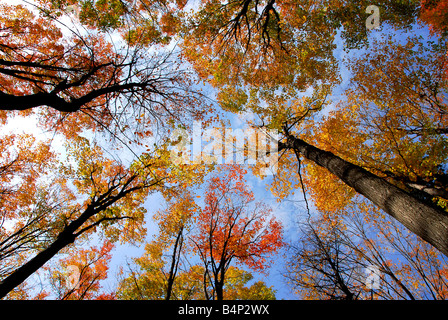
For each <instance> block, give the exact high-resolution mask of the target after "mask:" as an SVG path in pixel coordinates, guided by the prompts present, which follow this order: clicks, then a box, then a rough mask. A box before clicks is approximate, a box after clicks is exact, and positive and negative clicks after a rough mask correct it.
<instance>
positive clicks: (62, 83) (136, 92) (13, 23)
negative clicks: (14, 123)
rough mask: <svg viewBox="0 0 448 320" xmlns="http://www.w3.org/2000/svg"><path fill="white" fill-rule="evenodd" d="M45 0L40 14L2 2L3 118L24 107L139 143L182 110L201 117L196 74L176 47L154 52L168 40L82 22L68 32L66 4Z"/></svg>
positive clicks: (45, 118)
mask: <svg viewBox="0 0 448 320" xmlns="http://www.w3.org/2000/svg"><path fill="white" fill-rule="evenodd" d="M41 4H42V7H37V8H36V9H37V10H39V11H40V16H37V15H36V14H35V13H33V12H32V11H30V10H29V9H28V8H26V7H24V6H21V5H17V6H9V5H2V6H1V7H0V12H1V13H3V14H2V16H1V19H0V23H1V26H0V28H1V29H2V30H3V31H4V33H5V41H4V44H3V45H2V47H1V48H0V55H1V56H0V66H1V68H0V83H1V86H2V90H1V92H0V96H1V98H2V99H1V100H2V102H1V104H0V109H1V110H3V111H2V112H1V118H2V119H3V121H5V119H6V118H7V117H9V118H12V117H13V116H15V115H17V114H18V113H17V111H21V112H20V114H21V115H27V116H30V115H31V114H33V113H38V114H39V117H40V120H41V121H40V124H41V125H42V126H43V127H44V128H45V129H56V130H57V131H58V132H61V133H63V134H65V135H66V137H71V136H73V135H76V134H79V133H80V132H82V131H83V130H93V131H100V132H106V133H110V134H112V136H113V137H115V138H119V139H125V140H133V141H134V142H135V143H137V144H140V143H141V141H139V140H141V138H143V137H145V136H148V135H151V134H152V130H151V129H148V126H149V124H153V123H155V124H157V125H158V126H159V127H160V129H161V127H162V125H164V124H169V123H170V122H169V121H168V120H169V119H171V121H173V118H176V117H177V116H178V115H180V114H181V113H182V114H187V115H189V116H192V117H195V118H196V119H202V115H203V111H205V109H204V108H203V105H202V103H201V102H200V101H199V100H198V98H199V97H200V96H201V95H200V94H199V93H197V92H196V91H195V90H193V89H192V85H193V81H192V80H193V79H194V76H193V75H192V74H191V73H189V72H187V71H185V70H181V69H180V66H179V63H176V62H175V61H174V59H175V58H174V56H173V54H172V53H170V52H169V51H166V52H165V53H160V54H152V55H150V54H148V51H147V48H148V46H151V45H162V43H163V41H161V40H160V39H159V37H158V36H157V35H156V34H153V35H152V38H149V34H146V35H145V42H143V40H142V39H141V38H139V37H137V38H135V39H134V40H133V41H131V42H132V43H128V44H126V40H129V39H128V38H126V35H124V38H123V39H122V41H121V45H120V44H119V43H114V42H112V41H110V40H109V39H108V37H109V36H108V34H107V32H106V30H102V29H101V28H100V27H99V26H96V27H95V28H94V29H96V28H99V30H98V29H97V31H99V32H92V33H87V34H82V33H81V32H77V31H76V30H77V29H76V28H77V27H82V25H81V26H79V22H77V24H76V23H75V25H74V26H71V28H70V26H68V28H69V32H65V33H64V32H63V31H67V30H64V27H67V26H64V24H63V23H61V22H59V21H58V15H62V12H61V10H62V9H61V8H59V9H58V8H55V7H54V6H53V5H54V3H53V1H41ZM61 5H63V4H62V2H61ZM65 5H67V4H64V6H65ZM86 5H87V3H86ZM10 13H12V14H10ZM81 21H84V22H86V23H87V22H88V21H87V20H86V21H85V19H81ZM87 25H88V26H90V27H92V28H93V27H94V26H92V25H89V24H88V23H87ZM142 36H143V35H142ZM128 37H129V36H128ZM159 52H161V51H160V50H159ZM200 105H202V106H200ZM201 110H202V111H201ZM177 119H178V120H180V119H181V118H177Z"/></svg>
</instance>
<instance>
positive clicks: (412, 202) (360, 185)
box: [279, 133, 448, 256]
mask: <svg viewBox="0 0 448 320" xmlns="http://www.w3.org/2000/svg"><path fill="white" fill-rule="evenodd" d="M286 134H287V141H286V143H281V142H279V150H282V149H293V150H295V151H297V152H299V153H300V154H302V155H303V156H304V157H305V158H307V159H308V160H311V161H313V162H314V163H316V164H318V165H320V166H322V167H324V168H326V169H327V170H328V171H330V172H331V173H333V174H334V175H335V176H337V177H338V178H340V179H341V180H342V181H344V182H345V183H346V184H347V185H348V186H350V187H352V188H353V189H355V190H356V191H357V192H358V193H360V194H362V195H363V196H365V197H366V198H367V199H369V200H370V201H372V202H373V203H374V204H375V205H377V206H378V207H379V208H381V209H382V210H384V211H385V212H387V213H388V214H389V215H391V216H392V217H394V218H395V219H396V220H398V221H399V222H400V223H402V224H403V225H404V226H405V227H406V228H408V229H409V230H410V231H411V232H413V233H415V234H416V235H418V236H419V237H421V238H422V239H423V240H425V241H427V242H429V243H430V244H431V245H433V246H434V247H435V248H437V249H438V250H440V251H441V252H442V253H443V254H444V255H445V256H448V215H447V213H446V212H444V211H442V210H438V209H436V208H433V207H431V206H430V205H428V204H425V203H424V202H422V201H420V200H418V199H417V198H414V197H413V196H412V195H410V194H409V193H407V192H406V191H404V190H402V189H400V188H398V187H396V186H394V185H392V184H391V183H389V182H387V181H386V180H384V179H382V178H380V177H378V176H376V175H374V174H373V173H371V172H368V171H367V170H365V169H363V168H361V167H360V166H357V165H355V164H352V163H350V162H348V161H345V160H343V159H341V158H339V157H338V156H336V155H334V154H333V153H331V152H328V151H324V150H321V149H318V148H316V147H314V146H312V145H310V144H308V143H306V142H305V141H303V140H301V139H299V138H296V137H294V136H292V135H291V134H288V133H286Z"/></svg>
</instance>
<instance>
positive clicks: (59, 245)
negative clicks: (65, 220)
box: [0, 233, 75, 299]
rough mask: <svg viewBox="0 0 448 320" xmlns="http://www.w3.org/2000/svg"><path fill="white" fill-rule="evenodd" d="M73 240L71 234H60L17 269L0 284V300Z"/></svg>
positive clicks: (73, 237)
mask: <svg viewBox="0 0 448 320" xmlns="http://www.w3.org/2000/svg"><path fill="white" fill-rule="evenodd" d="M74 240H75V236H74V235H73V234H68V233H65V234H64V233H61V235H60V236H59V237H58V238H57V239H56V240H55V241H54V242H53V243H52V244H51V245H50V246H49V247H48V248H46V249H45V250H43V251H41V252H39V253H38V254H37V255H36V256H35V257H34V258H33V259H31V260H30V261H28V262H27V263H25V264H24V265H23V266H21V267H20V268H18V269H17V270H16V271H14V272H13V273H12V274H10V275H9V276H8V277H6V278H5V279H4V280H3V281H2V282H0V299H3V298H4V297H5V296H6V295H7V294H8V293H9V292H10V291H12V290H13V289H14V288H15V287H17V286H18V285H19V284H21V283H22V282H23V281H25V280H26V279H27V278H28V277H29V276H30V275H32V274H33V273H34V272H36V271H37V270H38V269H39V268H40V267H42V266H43V265H44V264H45V263H46V262H48V261H49V260H50V259H51V258H52V257H54V256H55V255H56V254H57V253H58V252H59V250H61V249H63V248H64V247H65V246H67V245H69V244H70V243H72V242H73V241H74Z"/></svg>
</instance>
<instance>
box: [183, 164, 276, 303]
mask: <svg viewBox="0 0 448 320" xmlns="http://www.w3.org/2000/svg"><path fill="white" fill-rule="evenodd" d="M244 173H245V171H244V170H242V169H241V168H239V167H238V166H231V167H230V168H229V169H228V170H226V171H224V174H225V175H223V176H215V177H213V178H211V180H210V182H209V184H208V186H207V190H206V193H205V207H204V209H203V210H202V212H201V214H200V215H199V217H198V221H197V225H196V227H197V234H196V235H194V236H193V237H192V241H193V242H194V245H195V247H196V248H197V250H198V253H199V255H200V258H201V260H202V263H203V265H204V268H205V272H206V274H204V277H205V276H207V278H208V279H209V281H210V282H211V284H212V286H213V295H212V297H213V298H215V299H217V300H222V299H223V288H224V285H225V280H226V273H227V270H228V269H229V267H230V265H231V263H232V261H233V260H237V261H238V262H239V263H242V264H245V265H247V266H248V267H249V268H252V269H254V270H264V269H265V268H266V263H267V261H266V258H267V257H269V256H270V255H272V254H273V253H275V252H276V251H277V250H278V249H279V248H280V247H281V245H282V226H281V224H280V223H279V222H278V221H276V219H275V218H273V217H272V218H270V219H269V216H270V214H271V209H270V208H269V207H267V206H266V205H265V204H263V203H261V202H258V203H256V204H255V205H254V206H253V207H249V204H250V203H251V202H252V201H254V195H253V192H252V191H250V190H249V189H248V187H247V185H246V184H245V181H244V178H243V175H244ZM268 219H269V220H268ZM208 298H209V297H207V299H208Z"/></svg>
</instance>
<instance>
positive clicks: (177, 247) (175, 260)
mask: <svg viewBox="0 0 448 320" xmlns="http://www.w3.org/2000/svg"><path fill="white" fill-rule="evenodd" d="M183 230H184V228H183V227H182V228H181V229H180V230H179V232H178V233H177V237H176V242H175V243H174V248H173V255H172V257H171V267H170V273H169V275H168V283H167V288H166V296H165V300H170V298H171V292H172V291H173V284H174V279H175V278H176V274H177V267H178V264H179V258H180V251H181V250H182V244H183V241H182V234H183Z"/></svg>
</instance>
